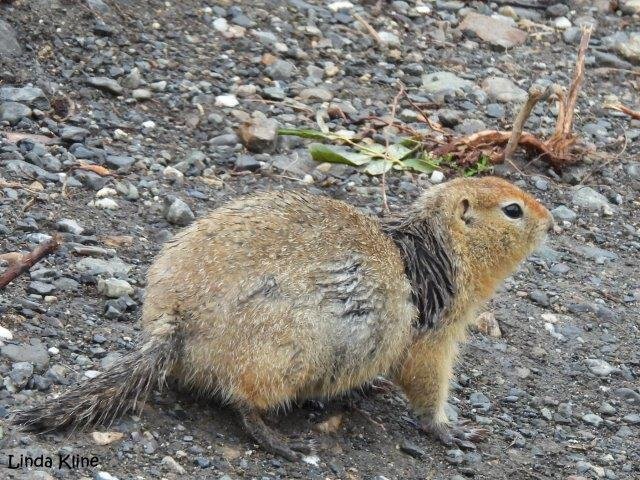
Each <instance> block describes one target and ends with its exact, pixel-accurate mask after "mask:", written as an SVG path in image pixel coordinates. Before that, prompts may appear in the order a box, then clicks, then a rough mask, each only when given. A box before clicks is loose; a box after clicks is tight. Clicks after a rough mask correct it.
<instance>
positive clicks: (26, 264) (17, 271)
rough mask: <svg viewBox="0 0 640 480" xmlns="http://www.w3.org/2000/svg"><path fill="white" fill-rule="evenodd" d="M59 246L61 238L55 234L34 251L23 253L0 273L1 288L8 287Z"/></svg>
mask: <svg viewBox="0 0 640 480" xmlns="http://www.w3.org/2000/svg"><path fill="white" fill-rule="evenodd" d="M59 246H60V238H59V237H58V236H57V235H55V236H54V237H53V238H51V239H50V240H48V241H46V242H44V243H42V244H41V245H38V247H37V248H36V249H35V250H34V251H32V252H30V253H27V254H26V255H23V256H22V258H21V259H20V260H18V261H15V262H13V263H12V264H11V265H10V266H9V268H7V269H6V270H5V272H4V273H3V274H2V275H0V290H2V289H3V288H4V287H6V286H7V285H8V284H9V283H11V282H12V281H13V280H14V279H15V278H17V277H18V276H19V275H21V274H22V273H24V272H26V271H27V270H29V269H30V268H31V267H33V266H34V265H35V264H36V263H38V262H39V261H40V260H42V259H43V258H44V257H46V256H47V255H49V254H51V253H53V252H55V251H56V250H57V249H58V247H59Z"/></svg>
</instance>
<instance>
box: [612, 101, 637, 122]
mask: <svg viewBox="0 0 640 480" xmlns="http://www.w3.org/2000/svg"><path fill="white" fill-rule="evenodd" d="M604 108H608V109H609V110H617V111H618V112H622V113H625V114H627V115H629V116H630V117H631V118H633V119H635V120H640V111H638V110H631V109H630V108H629V107H627V106H625V105H623V104H621V103H606V104H605V105H604Z"/></svg>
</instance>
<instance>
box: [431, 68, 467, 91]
mask: <svg viewBox="0 0 640 480" xmlns="http://www.w3.org/2000/svg"><path fill="white" fill-rule="evenodd" d="M473 85H474V84H473V82H472V81H470V80H464V79H462V78H460V77H458V76H457V75H455V74H453V73H451V72H435V73H428V74H426V75H423V77H422V89H423V90H424V91H425V92H427V93H440V92H445V91H454V90H464V89H467V88H470V87H472V86H473Z"/></svg>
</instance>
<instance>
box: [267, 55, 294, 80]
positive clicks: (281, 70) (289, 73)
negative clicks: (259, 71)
mask: <svg viewBox="0 0 640 480" xmlns="http://www.w3.org/2000/svg"><path fill="white" fill-rule="evenodd" d="M265 72H266V74H267V76H269V78H272V79H273V80H289V79H290V78H291V77H293V75H295V73H296V66H295V65H294V64H293V63H291V62H288V61H286V60H281V59H278V60H276V61H275V62H273V63H272V64H271V65H269V66H268V67H267V68H266V70H265Z"/></svg>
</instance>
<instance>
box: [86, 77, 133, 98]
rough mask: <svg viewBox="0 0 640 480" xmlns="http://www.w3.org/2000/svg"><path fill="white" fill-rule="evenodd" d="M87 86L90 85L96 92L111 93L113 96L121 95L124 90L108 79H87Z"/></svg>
mask: <svg viewBox="0 0 640 480" xmlns="http://www.w3.org/2000/svg"><path fill="white" fill-rule="evenodd" d="M87 84H89V85H91V86H92V87H94V88H97V89H98V90H102V91H104V92H108V93H113V94H114V95H121V94H122V92H123V91H124V89H123V88H122V86H121V85H120V84H119V83H118V82H117V81H116V80H114V79H112V78H108V77H89V78H88V79H87Z"/></svg>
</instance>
